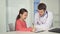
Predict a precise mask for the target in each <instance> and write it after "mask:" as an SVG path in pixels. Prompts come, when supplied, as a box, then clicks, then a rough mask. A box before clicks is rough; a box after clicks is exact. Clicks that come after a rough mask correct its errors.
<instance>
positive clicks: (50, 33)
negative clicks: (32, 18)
mask: <svg viewBox="0 0 60 34" xmlns="http://www.w3.org/2000/svg"><path fill="white" fill-rule="evenodd" d="M0 34H60V33H53V32H48V31H45V32H40V33H34V32H20V31H13V32H1V33H0Z"/></svg>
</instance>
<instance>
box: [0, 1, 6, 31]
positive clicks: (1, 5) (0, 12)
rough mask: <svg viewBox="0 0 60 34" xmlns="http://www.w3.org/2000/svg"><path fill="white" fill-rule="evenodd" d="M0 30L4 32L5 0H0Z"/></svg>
mask: <svg viewBox="0 0 60 34" xmlns="http://www.w3.org/2000/svg"><path fill="white" fill-rule="evenodd" d="M0 32H6V0H0Z"/></svg>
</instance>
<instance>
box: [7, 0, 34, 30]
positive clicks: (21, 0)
mask: <svg viewBox="0 0 60 34" xmlns="http://www.w3.org/2000/svg"><path fill="white" fill-rule="evenodd" d="M32 2H33V1H32V0H17V1H16V0H8V6H7V7H8V9H7V11H8V24H9V23H13V25H14V24H15V20H16V17H17V15H18V12H19V10H20V9H21V8H25V9H27V10H28V18H27V19H26V23H27V25H28V26H27V27H30V26H31V23H32V22H33V10H32ZM7 29H8V28H7ZM8 30H9V29H8Z"/></svg>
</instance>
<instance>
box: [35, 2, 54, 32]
mask: <svg viewBox="0 0 60 34" xmlns="http://www.w3.org/2000/svg"><path fill="white" fill-rule="evenodd" d="M52 20H53V14H52V13H51V12H50V11H47V10H46V5H45V4H44V3H40V4H39V5H38V11H37V13H35V23H34V27H35V30H36V31H41V30H48V29H49V28H50V27H51V25H52Z"/></svg>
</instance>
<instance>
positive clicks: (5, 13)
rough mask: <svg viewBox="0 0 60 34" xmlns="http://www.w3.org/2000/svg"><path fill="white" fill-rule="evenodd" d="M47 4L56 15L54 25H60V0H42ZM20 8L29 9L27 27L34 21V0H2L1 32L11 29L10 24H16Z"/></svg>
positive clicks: (0, 5) (0, 0) (0, 12)
mask: <svg viewBox="0 0 60 34" xmlns="http://www.w3.org/2000/svg"><path fill="white" fill-rule="evenodd" d="M41 2H43V3H45V4H46V5H47V10H49V11H52V12H53V15H54V19H53V27H60V19H59V17H60V0H40V3H41ZM20 8H26V9H27V10H28V18H27V19H26V22H27V27H30V26H31V25H32V23H33V22H34V17H33V16H34V0H0V32H6V31H9V24H10V23H12V24H13V26H15V19H16V16H17V14H18V11H19V9H20Z"/></svg>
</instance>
